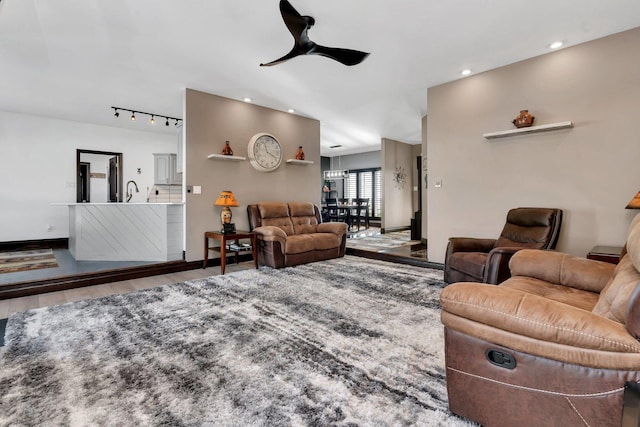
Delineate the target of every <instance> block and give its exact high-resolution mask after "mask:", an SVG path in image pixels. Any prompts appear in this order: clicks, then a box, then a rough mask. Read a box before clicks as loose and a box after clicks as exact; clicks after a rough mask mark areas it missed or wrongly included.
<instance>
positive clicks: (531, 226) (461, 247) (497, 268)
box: [444, 208, 562, 285]
mask: <svg viewBox="0 0 640 427" xmlns="http://www.w3.org/2000/svg"><path fill="white" fill-rule="evenodd" d="M561 224H562V210H561V209H553V208H515V209H511V210H510V211H509V212H508V213H507V222H506V224H505V226H504V228H503V229H502V233H500V237H499V238H497V239H477V238H472V237H451V238H450V239H449V243H448V245H447V253H446V255H445V261H444V281H445V282H447V283H455V282H483V283H491V284H494V285H496V284H498V283H501V282H503V281H505V280H506V279H507V278H509V275H510V274H509V260H510V259H511V257H512V256H513V254H514V253H516V252H517V251H519V250H520V249H523V248H529V249H555V247H556V244H557V243H558V236H559V234H560V226H561Z"/></svg>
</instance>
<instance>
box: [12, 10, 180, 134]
mask: <svg viewBox="0 0 640 427" xmlns="http://www.w3.org/2000/svg"><path fill="white" fill-rule="evenodd" d="M0 1H1V0H0ZM111 108H113V110H114V113H113V116H114V117H116V118H117V117H120V111H119V110H122V111H128V112H130V113H131V121H135V120H136V114H144V115H147V116H151V118H150V119H149V123H151V124H152V125H153V124H155V123H156V116H158V117H162V118H163V119H165V122H164V125H165V126H169V120H175V121H176V123H175V125H176V126H178V125H179V124H180V122H181V121H182V119H179V118H177V117H171V116H165V115H163V114H156V113H145V112H144V111H138V110H130V109H128V108H122V107H111Z"/></svg>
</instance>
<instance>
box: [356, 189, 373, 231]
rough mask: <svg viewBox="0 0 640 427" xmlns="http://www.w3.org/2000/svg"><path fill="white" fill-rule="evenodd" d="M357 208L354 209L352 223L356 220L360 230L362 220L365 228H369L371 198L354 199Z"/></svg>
mask: <svg viewBox="0 0 640 427" xmlns="http://www.w3.org/2000/svg"><path fill="white" fill-rule="evenodd" d="M353 203H354V205H355V208H354V209H353V210H352V211H353V214H352V223H353V222H355V223H356V226H357V227H358V231H360V221H362V223H363V225H364V228H365V230H366V229H367V228H369V198H368V197H366V198H356V199H353Z"/></svg>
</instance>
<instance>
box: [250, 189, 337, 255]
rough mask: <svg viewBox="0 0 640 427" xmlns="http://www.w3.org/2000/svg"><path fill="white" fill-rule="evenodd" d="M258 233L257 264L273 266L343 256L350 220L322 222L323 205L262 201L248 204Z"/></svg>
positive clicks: (251, 219)
mask: <svg viewBox="0 0 640 427" xmlns="http://www.w3.org/2000/svg"><path fill="white" fill-rule="evenodd" d="M247 213H248V214H249V225H250V227H251V230H252V231H254V232H256V233H258V264H260V265H268V266H270V267H273V268H282V267H290V266H294V265H298V264H306V263H308V262H314V261H321V260H325V259H331V258H338V257H342V256H344V253H345V248H346V244H347V224H345V223H339V222H327V223H322V222H321V221H322V219H321V218H322V217H321V216H320V209H318V206H316V205H314V204H313V203H307V202H291V203H286V202H263V203H258V204H255V205H249V206H247Z"/></svg>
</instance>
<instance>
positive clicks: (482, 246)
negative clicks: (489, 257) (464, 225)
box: [447, 237, 497, 253]
mask: <svg viewBox="0 0 640 427" xmlns="http://www.w3.org/2000/svg"><path fill="white" fill-rule="evenodd" d="M496 241H497V240H496V239H476V238H473V237H450V238H449V244H448V245H447V252H448V253H454V252H489V251H490V250H491V249H493V246H494V245H495V244H496Z"/></svg>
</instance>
